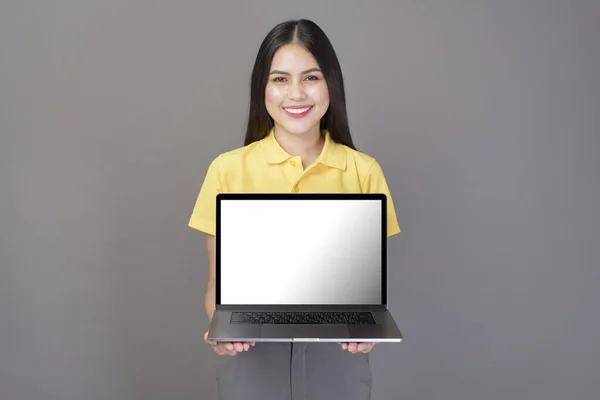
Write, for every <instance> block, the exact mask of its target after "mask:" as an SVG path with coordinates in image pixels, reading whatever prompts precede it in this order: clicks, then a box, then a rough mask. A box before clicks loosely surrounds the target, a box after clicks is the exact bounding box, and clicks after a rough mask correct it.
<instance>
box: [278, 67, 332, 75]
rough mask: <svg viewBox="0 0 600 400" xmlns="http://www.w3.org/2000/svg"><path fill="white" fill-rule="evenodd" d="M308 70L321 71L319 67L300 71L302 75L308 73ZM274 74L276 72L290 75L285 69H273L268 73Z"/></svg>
mask: <svg viewBox="0 0 600 400" xmlns="http://www.w3.org/2000/svg"><path fill="white" fill-rule="evenodd" d="M309 72H321V70H320V69H319V68H311V69H307V70H306V71H302V73H301V74H302V75H304V74H308V73H309ZM274 74H278V75H291V74H290V73H289V72H285V71H279V70H277V69H276V70H273V71H271V72H270V73H269V75H274Z"/></svg>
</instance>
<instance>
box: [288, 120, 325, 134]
mask: <svg viewBox="0 0 600 400" xmlns="http://www.w3.org/2000/svg"><path fill="white" fill-rule="evenodd" d="M315 126H316V127H317V128H320V121H313V122H311V123H307V122H304V121H303V122H302V123H300V122H299V123H288V122H287V121H286V123H283V124H281V127H282V128H283V129H285V131H286V132H288V133H290V134H292V135H304V134H306V133H308V132H310V131H311V130H313V129H314V128H315Z"/></svg>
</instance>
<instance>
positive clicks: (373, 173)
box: [189, 130, 400, 236]
mask: <svg viewBox="0 0 600 400" xmlns="http://www.w3.org/2000/svg"><path fill="white" fill-rule="evenodd" d="M323 134H324V135H325V145H324V146H323V150H322V151H321V155H320V156H319V157H318V158H317V160H315V162H314V163H312V164H311V165H310V166H308V167H306V169H304V168H303V167H302V161H301V159H300V157H298V156H296V157H292V156H291V155H289V154H288V153H287V152H286V151H285V150H284V149H283V148H282V147H281V146H280V145H279V143H278V142H277V140H276V139H275V136H274V134H273V130H271V132H270V133H269V134H268V135H267V136H266V137H265V138H264V139H262V140H260V141H257V142H254V143H251V144H249V145H247V146H244V147H240V148H237V149H235V150H231V151H228V152H226V153H222V154H220V155H219V156H217V157H216V158H215V159H214V160H213V161H212V162H211V164H210V166H209V167H208V171H207V173H206V176H205V178H204V183H203V184H202V187H201V189H200V193H199V195H198V198H197V200H196V203H195V206H194V208H193V211H192V216H191V218H190V221H189V226H190V227H191V228H194V229H197V230H199V231H202V232H206V233H208V234H211V235H214V234H215V229H216V221H215V216H216V215H215V214H216V202H215V197H216V195H217V193H221V192H236V193H247V192H250V193H252V192H261V193H286V192H303V193H348V192H349V193H384V194H385V195H386V196H387V199H388V201H387V204H388V210H387V211H388V213H387V215H388V236H392V235H395V234H397V233H399V232H400V226H399V225H398V220H397V218H396V211H395V208H394V204H393V201H392V196H391V195H390V192H389V189H388V186H387V182H386V179H385V177H384V175H383V170H382V169H381V166H380V165H379V163H378V162H377V161H376V160H375V159H374V158H373V157H370V156H368V155H366V154H364V153H361V152H359V151H356V150H353V149H351V148H349V147H348V146H345V145H342V144H339V143H336V142H334V141H333V140H332V139H331V137H330V135H329V132H328V131H323Z"/></svg>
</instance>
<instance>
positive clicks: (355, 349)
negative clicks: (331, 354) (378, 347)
mask: <svg viewBox="0 0 600 400" xmlns="http://www.w3.org/2000/svg"><path fill="white" fill-rule="evenodd" d="M339 344H341V345H342V349H343V350H348V351H349V352H350V353H352V354H357V353H368V352H370V351H371V349H373V346H375V343H368V342H360V343H339Z"/></svg>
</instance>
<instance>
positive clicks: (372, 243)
mask: <svg viewBox="0 0 600 400" xmlns="http://www.w3.org/2000/svg"><path fill="white" fill-rule="evenodd" d="M386 211H387V207H386V197H385V195H384V194H312V193H311V194H308V193H289V194H288V193H282V194H257V193H243V194H242V193H222V194H219V195H217V227H216V229H217V239H216V243H217V252H216V304H217V305H243V306H247V305H257V306H267V305H268V306H273V305H285V306H357V305H365V306H370V305H385V304H386V295H387V294H386V243H387V241H386V239H387V223H386V222H387V215H386V214H387V213H386Z"/></svg>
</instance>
